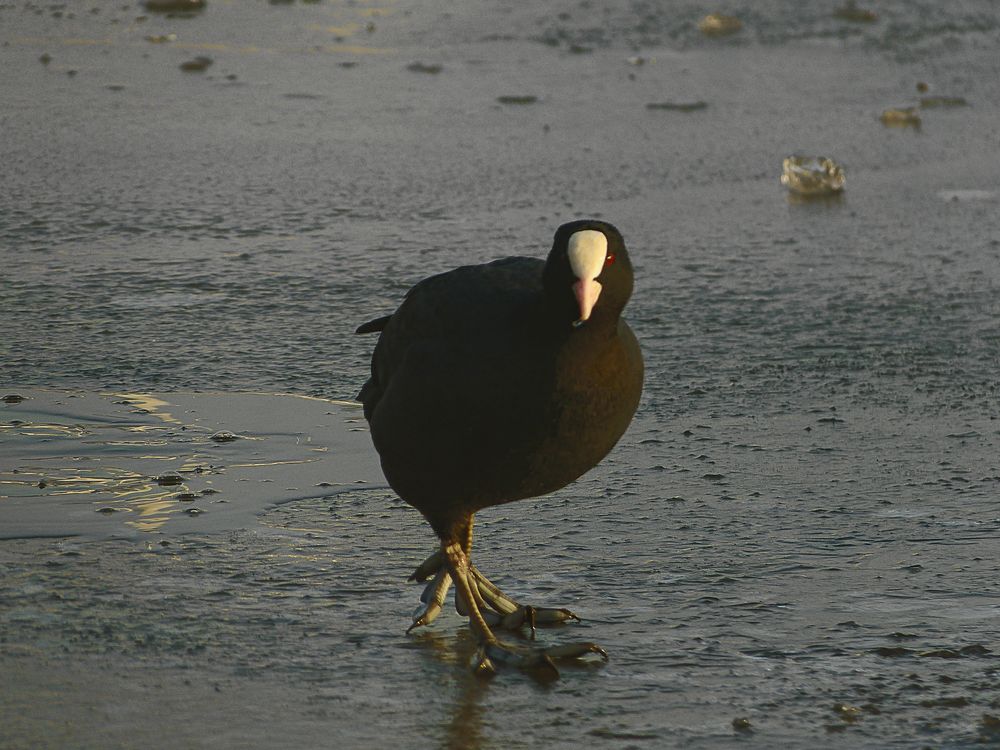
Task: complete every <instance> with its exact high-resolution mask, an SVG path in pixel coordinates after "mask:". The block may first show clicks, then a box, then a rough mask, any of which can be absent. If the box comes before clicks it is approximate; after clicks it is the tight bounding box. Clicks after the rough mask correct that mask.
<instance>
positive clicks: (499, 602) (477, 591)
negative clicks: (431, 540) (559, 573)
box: [408, 519, 580, 638]
mask: <svg viewBox="0 0 1000 750" xmlns="http://www.w3.org/2000/svg"><path fill="white" fill-rule="evenodd" d="M464 537H465V538H464V539H463V540H462V542H463V543H462V545H461V546H462V551H463V552H464V553H465V556H466V557H467V558H468V557H469V555H470V553H471V551H472V520H471V519H470V520H469V524H468V526H467V527H466V530H465V534H464ZM441 571H445V575H446V576H448V573H447V570H446V563H445V554H444V552H442V551H441V550H438V551H437V552H435V553H434V554H432V555H431V556H430V557H428V558H427V559H426V560H424V561H423V562H422V563H421V564H420V565H419V566H417V569H416V570H414V571H413V573H412V574H411V575H410V577H409V579H408V580H410V581H419V582H423V581H426V580H427V579H428V578H431V577H432V576H434V577H435V578H434V580H433V581H432V582H431V584H429V585H428V586H427V587H426V588H425V589H424V593H423V595H422V596H421V601H423V602H424V603H425V604H428V607H427V608H426V609H424V610H422V611H421V612H420V613H418V615H417V617H416V619H415V620H414V623H413V625H412V626H411V629H412V628H415V627H419V626H420V625H427V624H429V623H430V622H432V621H433V620H434V618H435V617H437V615H438V613H439V612H440V607H438V608H437V609H436V610H435V611H433V613H432V614H431V605H430V604H429V602H432V601H433V600H434V599H433V597H432V593H431V587H432V586H441V585H443V586H444V589H443V590H440V594H441V596H442V597H443V596H444V594H445V593H447V591H448V586H449V585H450V576H449V580H445V581H444V583H443V584H442V583H441V582H440V581H439V580H438V578H437V576H438V575H439V574H440V573H441ZM469 584H470V588H472V593H473V595H474V596H476V598H477V600H478V603H479V605H480V609H481V612H482V615H483V617H484V619H485V620H487V622H489V624H490V625H493V626H495V627H501V628H504V629H505V630H520V629H521V628H522V627H523V626H524V625H527V626H528V627H529V628H530V629H531V636H532V638H534V636H535V625H556V624H560V623H564V622H568V621H570V620H576V621H577V622H579V620H580V618H579V617H577V616H576V615H575V614H573V613H572V612H571V611H570V610H568V609H565V608H552V607H533V606H531V605H530V604H520V603H518V602H517V601H515V600H514V599H512V598H511V597H509V596H507V594H505V593H504V592H503V591H501V590H500V587H499V586H497V585H496V584H495V583H493V582H492V581H491V580H490V579H489V578H487V577H486V576H485V575H483V574H482V573H481V572H480V571H479V569H478V568H476V566H475V565H472V563H471V562H470V563H469ZM473 584H474V587H473ZM455 604H456V608H457V609H458V612H459V614H460V615H462V616H463V617H464V616H467V614H468V613H467V611H466V610H465V609H464V608H463V607H462V606H461V603H460V602H459V600H458V599H457V598H456V600H455Z"/></svg>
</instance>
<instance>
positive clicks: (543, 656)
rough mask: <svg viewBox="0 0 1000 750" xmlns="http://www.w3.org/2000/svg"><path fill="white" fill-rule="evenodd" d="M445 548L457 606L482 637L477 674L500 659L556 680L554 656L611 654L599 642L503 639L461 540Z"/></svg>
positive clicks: (475, 666)
mask: <svg viewBox="0 0 1000 750" xmlns="http://www.w3.org/2000/svg"><path fill="white" fill-rule="evenodd" d="M441 551H442V553H443V554H444V558H445V564H446V565H447V567H448V571H447V572H448V573H450V574H451V578H452V579H453V580H454V582H455V599H456V602H457V606H458V607H459V609H460V611H462V610H464V611H465V613H466V614H467V615H468V618H469V627H470V628H471V629H472V631H473V632H474V633H475V634H476V637H477V638H478V639H479V643H480V646H479V650H478V651H477V652H476V657H475V662H474V664H473V669H474V670H475V672H476V673H477V674H482V675H490V674H493V672H495V671H496V668H495V667H494V664H493V662H494V661H496V662H499V663H501V664H509V665H512V666H516V667H519V668H521V669H527V670H531V671H532V672H533V673H534V674H535V675H536V676H537V677H539V678H540V679H543V680H552V679H556V678H557V677H558V676H559V670H558V669H557V668H556V665H555V664H554V663H553V659H575V658H577V657H580V656H584V655H586V654H599V655H600V656H602V657H603V658H604V659H605V660H606V659H607V658H608V655H607V652H605V651H604V649H602V648H601V647H600V646H598V645H597V644H595V643H572V644H566V645H564V646H554V647H552V648H547V649H536V648H520V647H515V646H512V645H509V644H505V643H501V642H500V640H498V639H497V637H496V636H495V635H494V634H493V631H492V630H491V629H490V626H489V623H488V622H487V620H486V618H485V617H484V616H483V608H484V606H485V602H484V600H483V597H482V595H481V594H480V591H479V590H478V582H476V581H475V579H474V576H473V573H472V565H471V563H470V562H469V557H468V555H466V553H465V551H464V550H463V549H462V545H461V544H460V543H458V542H445V541H442V543H441ZM474 586H475V587H476V588H475V589H474V588H473V587H474Z"/></svg>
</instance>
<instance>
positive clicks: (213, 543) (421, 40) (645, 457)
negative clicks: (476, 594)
mask: <svg viewBox="0 0 1000 750" xmlns="http://www.w3.org/2000/svg"><path fill="white" fill-rule="evenodd" d="M873 7H874V6H873ZM713 10H718V8H714V7H711V8H709V7H702V6H699V5H697V4H692V3H662V4H653V3H644V2H633V3H629V4H627V5H621V4H616V3H604V2H591V3H586V4H582V3H577V2H563V1H561V0H560V2H556V3H550V4H547V5H546V7H545V9H541V8H534V7H529V6H523V5H522V4H513V3H477V2H470V3H465V4H462V5H454V6H453V5H451V4H445V3H431V4H425V5H423V6H419V7H417V6H410V5H406V4H391V3H390V4H386V5H377V6H376V5H374V4H370V3H339V2H319V3H306V2H299V3H274V2H272V3H270V4H262V3H261V4H257V3H253V4H251V3H225V2H221V1H219V2H213V1H212V0H209V3H208V6H207V9H206V10H205V11H204V12H202V13H199V14H195V15H193V16H191V17H176V16H169V15H164V14H155V13H147V12H146V11H144V10H143V9H142V8H141V7H140V6H125V5H124V4H105V3H98V2H94V3H87V4H84V5H81V6H78V7H77V6H71V5H68V4H67V5H66V6H65V7H57V6H52V7H48V6H37V5H34V4H30V3H25V2H20V1H19V0H16V1H14V2H7V3H5V4H2V5H0V66H2V69H3V70H4V71H5V75H4V76H3V81H2V82H0V91H2V93H3V99H4V109H3V112H2V114H0V129H2V132H3V137H2V138H0V161H2V163H3V164H4V167H5V176H4V183H5V190H4V191H2V192H0V268H2V272H0V396H4V395H8V394H17V395H21V396H23V400H22V401H20V402H17V401H15V400H12V401H11V402H10V403H6V402H4V403H0V746H3V747H12V748H22V747H23V748H29V747H30V748H38V747H53V748H55V747H86V748H91V747H93V748H105V747H139V746H142V747H154V748H155V747H209V746H210V747H212V748H220V747H221V748H230V747H231V748H244V747H269V748H277V747H289V748H291V747H313V746H319V745H325V744H329V742H330V741H331V738H336V740H337V743H338V744H339V745H340V746H343V747H360V746H383V745H387V744H389V743H392V744H397V745H398V744H402V745H404V746H406V745H409V744H412V745H414V746H416V745H423V746H428V747H435V746H440V747H449V748H500V747H504V748H522V747H523V748H529V747H537V746H539V745H545V746H547V747H553V748H569V747H581V746H583V747H607V748H644V747H664V746H666V747H685V748H706V749H709V748H712V749H714V748H724V747H737V746H738V747H761V748H774V747H801V746H806V745H808V746H811V747H844V746H850V747H860V748H872V749H875V748H879V749H881V748H894V747H899V748H913V747H923V746H930V747H950V748H965V747H976V746H980V745H982V746H988V745H991V744H996V743H997V741H998V739H997V738H998V737H1000V687H998V684H1000V682H998V670H1000V660H998V656H997V655H998V653H1000V626H998V622H1000V585H998V584H997V580H998V570H997V562H996V561H997V560H998V559H1000V450H998V448H1000V446H998V443H1000V419H998V417H1000V395H998V387H1000V375H998V373H1000V181H998V178H997V174H1000V152H998V150H997V147H996V145H997V142H998V141H997V139H998V135H1000V125H998V123H1000V106H998V102H1000V57H998V56H997V54H996V49H997V44H998V42H1000V11H997V9H996V8H995V7H994V5H993V4H992V3H990V2H986V0H983V1H982V2H957V3H948V4H937V3H929V2H927V3H902V2H890V3H880V4H879V5H878V6H877V7H876V8H875V10H877V12H878V19H877V20H876V21H874V22H872V23H863V22H854V21H850V20H846V19H844V18H841V17H836V16H834V14H833V12H832V11H833V7H832V6H830V7H826V6H823V7H820V6H815V7H813V6H810V7H808V8H805V7H803V4H801V3H794V2H780V1H778V0H769V1H768V2H762V3H755V4H753V8H752V9H750V8H747V9H746V10H744V11H741V10H740V9H738V8H736V9H734V10H733V12H735V13H736V14H737V15H740V16H741V18H742V20H743V29H742V30H741V31H740V32H739V33H737V34H735V35H733V36H730V37H723V38H712V39H709V38H706V37H704V36H703V35H702V34H701V33H700V32H699V31H698V30H697V22H698V20H699V19H700V18H701V17H702V16H703V15H705V13H707V12H710V11H713ZM171 35H173V36H171ZM198 57H207V58H210V64H208V63H204V62H202V63H200V65H202V66H204V69H203V70H201V72H187V71H184V70H182V69H181V65H182V64H185V63H190V62H192V61H195V59H196V58H198ZM198 65H199V63H196V64H195V66H194V67H198ZM188 67H191V66H190V65H189V66H188ZM929 97H933V98H936V101H935V99H933V98H931V99H928V98H929ZM921 99H925V101H924V103H923V106H921ZM935 104H937V105H938V106H934V105H935ZM649 105H653V106H649ZM661 105H666V106H661ZM702 105H704V106H702ZM910 106H912V107H914V108H915V110H914V111H915V112H916V113H917V114H918V115H919V117H920V119H921V125H920V127H919V128H916V127H887V126H885V125H883V123H882V122H881V121H880V119H879V118H880V115H881V113H882V112H883V111H884V110H886V109H889V108H899V107H910ZM791 154H806V155H823V156H829V157H831V158H833V159H835V160H836V161H837V163H839V164H841V165H842V166H843V167H844V169H845V172H846V175H847V182H846V189H845V192H844V194H843V195H842V196H841V197H839V198H836V199H833V200H827V201H819V202H817V201H811V202H801V201H795V200H792V199H790V198H789V196H788V195H787V194H786V193H785V191H784V190H783V189H782V188H781V186H780V184H779V182H778V177H779V175H780V173H781V163H782V159H784V158H785V157H786V156H789V155H791ZM580 216H599V217H601V218H604V219H606V220H608V221H611V222H613V223H614V224H616V225H617V226H618V227H619V228H620V229H621V230H622V232H623V234H624V235H625V239H626V242H627V243H628V245H629V248H630V253H631V255H632V257H633V259H634V262H635V265H636V292H635V295H634V297H633V300H632V302H631V303H630V306H629V308H628V310H627V317H628V319H629V321H630V323H631V325H632V327H633V329H634V330H635V331H636V334H637V336H638V337H639V340H640V342H641V344H642V346H643V351H644V355H645V358H646V364H647V383H646V389H645V394H644V397H643V402H642V404H641V406H640V409H639V413H638V415H637V417H636V420H635V423H634V424H633V426H632V428H631V429H630V431H629V432H628V433H627V435H626V436H625V438H623V440H622V442H621V444H620V445H619V447H618V448H617V449H616V450H615V452H614V453H613V454H612V455H611V456H610V457H609V458H608V460H606V461H605V462H604V463H603V464H602V465H601V466H599V467H598V468H597V469H595V470H594V471H593V472H592V473H590V474H588V475H587V476H586V477H584V478H583V479H582V480H580V481H579V482H577V483H576V484H574V485H572V486H570V487H567V488H565V489H563V490H561V491H559V492H557V493H555V494H553V495H552V496H549V497H546V498H541V499H537V500H531V501H524V502H520V503H515V504H512V505H508V506H504V507H501V508H495V509H490V510H487V511H485V512H483V513H482V514H480V515H479V516H478V517H477V521H478V525H477V541H476V561H477V564H478V565H479V567H480V568H482V569H483V570H484V572H487V574H488V575H490V576H491V577H493V578H494V580H496V581H497V582H498V583H500V584H501V585H502V586H504V588H505V589H508V590H509V591H510V593H512V594H514V595H517V596H519V597H523V598H524V599H525V600H527V601H528V602H531V603H536V604H544V605H551V606H568V607H571V608H572V609H574V610H575V611H576V612H577V613H578V614H579V615H580V616H581V617H582V618H583V622H582V623H579V624H575V625H571V626H567V627H565V628H559V629H553V630H544V631H540V633H539V638H540V639H542V640H543V641H544V642H546V643H556V642H560V641H569V640H593V641H596V642H598V643H600V644H602V645H603V646H604V647H606V648H607V649H608V651H609V652H610V655H611V659H610V661H609V663H608V664H607V665H588V666H581V667H580V668H567V669H564V670H563V678H562V679H561V680H560V681H558V682H556V683H554V684H551V685H539V684H537V683H535V682H534V681H532V680H531V678H530V677H528V676H526V675H523V674H520V673H517V672H512V671H506V672H503V673H502V674H500V675H499V676H498V677H497V678H496V679H494V680H492V681H491V682H480V681H477V680H476V679H475V678H474V677H473V676H472V675H471V674H470V673H469V671H468V668H467V662H468V659H469V657H470V656H471V655H472V652H473V649H474V644H473V643H472V642H471V638H470V636H469V634H468V631H467V629H466V628H464V627H463V624H462V621H461V619H460V618H459V617H458V616H457V615H456V614H455V613H454V612H449V613H447V614H445V615H443V616H442V617H441V618H440V619H439V620H438V621H437V622H435V623H434V625H433V626H432V627H430V628H427V629H424V630H422V631H415V632H414V633H412V634H411V635H409V636H408V635H405V633H404V631H405V629H406V627H407V625H408V624H409V622H410V616H411V614H412V612H413V610H414V609H415V608H416V606H417V603H418V599H417V597H418V595H419V587H417V586H414V585H412V584H411V585H407V584H406V583H405V579H406V576H407V575H409V573H410V572H411V571H412V569H413V568H414V567H415V566H416V565H417V564H418V563H419V562H420V561H421V560H423V558H424V557H425V556H426V555H427V554H428V553H429V552H430V551H431V550H432V549H433V547H434V543H435V542H434V538H433V535H432V533H431V531H430V529H429V528H428V527H427V526H426V525H425V524H424V523H423V522H422V520H421V519H420V517H419V515H418V514H417V513H416V512H415V511H413V510H412V509H410V508H409V507H408V506H406V505H405V504H403V503H402V502H401V501H400V500H399V499H398V498H396V497H395V496H394V495H393V494H392V492H391V491H390V490H388V489H387V488H386V487H385V485H384V480H383V479H382V477H381V474H380V472H379V469H378V465H377V457H376V456H375V454H374V451H373V450H372V449H371V447H370V444H369V443H368V439H367V434H366V432H365V431H364V427H365V425H364V422H363V420H362V419H360V413H359V411H358V408H357V407H356V406H351V405H350V404H348V403H346V402H347V401H350V400H351V399H353V398H354V396H355V395H356V393H357V389H358V388H359V387H360V385H361V383H363V382H364V379H365V378H366V376H367V367H368V357H369V355H370V351H371V347H372V346H373V344H374V338H373V337H356V336H354V335H353V330H354V328H355V327H356V326H357V325H358V324H359V323H362V322H364V321H366V320H369V319H370V318H372V317H376V316H378V315H381V314H385V313H387V312H390V311H391V310H392V309H394V307H395V305H396V304H397V303H398V302H399V300H400V299H401V297H402V295H403V294H404V293H405V291H406V289H408V288H409V287H410V286H411V285H412V284H413V283H415V282H416V281H418V280H419V279H420V278H423V277H424V276H427V275H429V274H432V273H436V272H439V271H443V270H447V269H449V268H452V267H454V266H456V265H459V264H463V263H474V262H484V261H487V260H491V259H493V258H496V257H501V256H504V255H511V254H519V255H533V256H539V257H541V256H544V255H545V254H546V252H547V250H548V247H549V244H550V242H551V236H552V232H553V231H554V229H555V227H556V226H557V225H558V224H560V223H562V222H563V221H567V220H570V219H572V218H576V217H580ZM225 432H229V433H232V435H233V436H235V438H236V439H234V440H227V439H224V438H225V437H226V436H225V434H224V433H225ZM213 436H214V437H215V438H216V439H213ZM220 438H222V439H220ZM172 472H176V477H174V476H173V474H172ZM171 477H172V478H171ZM164 478H166V480H165V481H163V480H164ZM442 481H447V478H446V477H443V478H442ZM39 485H43V486H39ZM734 722H735V724H734Z"/></svg>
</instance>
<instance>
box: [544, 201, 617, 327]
mask: <svg viewBox="0 0 1000 750" xmlns="http://www.w3.org/2000/svg"><path fill="white" fill-rule="evenodd" d="M543 280H544V285H545V293H546V295H547V296H548V298H549V299H550V300H552V301H553V303H554V304H555V305H556V306H557V309H559V310H560V313H559V314H560V315H564V314H565V315H566V316H567V317H568V318H569V322H570V323H571V324H572V325H573V326H574V327H577V328H578V327H580V326H582V325H583V324H585V323H587V322H588V321H590V320H591V319H595V320H605V319H606V320H612V321H614V320H616V319H617V318H618V316H619V315H620V314H621V311H622V309H624V307H625V303H626V302H628V298H629V296H630V295H631V294H632V264H631V263H630V261H629V257H628V252H627V251H626V249H625V241H624V240H623V239H622V236H621V233H620V232H619V231H618V230H617V229H615V227H614V226H612V225H611V224H608V223H607V222H605V221H597V220H595V219H585V220H582V221H572V222H570V223H568V224H563V225H562V226H561V227H559V229H557V230H556V236H555V240H554V241H553V244H552V252H550V253H549V257H548V260H547V261H546V264H545V271H544V278H543Z"/></svg>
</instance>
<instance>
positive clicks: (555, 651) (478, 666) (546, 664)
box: [472, 641, 608, 682]
mask: <svg viewBox="0 0 1000 750" xmlns="http://www.w3.org/2000/svg"><path fill="white" fill-rule="evenodd" d="M588 654H597V655H599V656H600V657H601V658H602V659H603V660H604V661H607V660H608V652H607V651H605V650H604V649H603V648H601V647H600V646H598V645H597V644H596V643H566V644H563V645H561V646H550V647H549V648H542V649H538V648H520V647H517V646H511V645H509V644H506V643H501V642H500V641H493V642H487V643H484V644H482V645H481V646H480V647H479V650H478V651H477V652H476V655H475V656H474V657H473V663H472V669H473V671H474V672H475V673H476V674H478V675H481V676H484V677H489V676H492V675H493V674H494V673H495V672H496V666H495V664H502V665H504V666H511V667H517V668H518V669H521V670H524V671H526V672H529V673H531V674H532V675H533V676H534V677H536V678H537V679H540V680H542V681H546V682H547V681H550V680H556V679H558V678H559V669H558V667H556V664H555V663H556V662H557V661H568V660H570V659H580V658H581V657H584V656H587V655H588Z"/></svg>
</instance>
